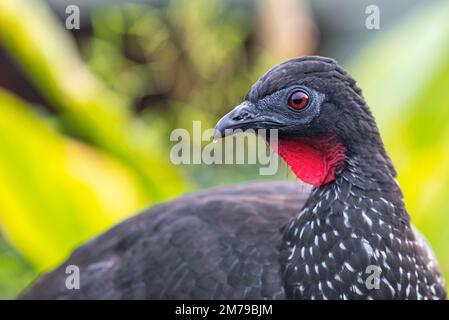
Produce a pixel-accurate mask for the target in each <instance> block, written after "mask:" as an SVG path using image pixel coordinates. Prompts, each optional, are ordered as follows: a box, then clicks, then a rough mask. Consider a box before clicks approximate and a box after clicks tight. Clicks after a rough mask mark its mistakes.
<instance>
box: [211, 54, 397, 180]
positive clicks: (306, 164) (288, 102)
mask: <svg viewBox="0 0 449 320" xmlns="http://www.w3.org/2000/svg"><path fill="white" fill-rule="evenodd" d="M227 129H242V130H247V129H256V130H257V129H277V130H278V138H279V141H278V146H277V151H278V153H279V154H280V155H281V156H282V157H283V158H284V160H285V161H286V162H287V163H288V164H289V166H290V167H291V169H292V170H293V171H294V173H295V174H296V175H297V176H298V177H299V178H300V179H301V180H303V181H304V182H307V183H310V184H313V185H315V186H320V185H323V184H326V183H329V182H331V181H333V180H334V179H335V176H336V175H337V174H338V173H339V172H340V171H341V170H342V169H343V168H344V166H345V163H346V162H347V160H348V159H349V157H350V156H351V155H355V156H357V157H358V158H359V159H360V158H361V161H363V158H370V157H371V158H374V159H378V161H379V162H380V163H383V165H384V166H385V167H386V168H387V169H388V170H389V171H391V174H392V175H395V173H394V169H393V167H392V165H391V163H390V160H389V159H388V156H387V155H386V153H385V150H384V147H383V144H382V141H381V139H380V136H379V133H378V129H377V126H376V124H375V121H374V118H373V116H372V114H371V112H370V111H369V109H368V107H367V105H366V104H365V101H364V99H363V97H362V95H361V90H360V89H359V88H358V87H357V86H356V84H355V81H354V80H353V79H352V78H351V76H349V75H348V73H347V72H346V71H345V70H344V69H343V68H342V67H340V66H339V65H338V64H337V62H336V61H335V60H333V59H329V58H324V57H319V56H310V57H307V56H306V57H300V58H296V59H292V60H289V61H286V62H284V63H281V64H279V65H277V66H275V67H273V68H272V69H270V70H269V71H268V72H267V73H266V74H264V75H263V76H262V77H261V78H260V79H259V80H258V81H257V82H256V83H255V84H254V85H253V86H252V87H251V89H250V91H249V92H248V94H247V95H246V97H245V100H244V101H243V102H242V103H241V104H240V105H238V106H237V107H236V108H234V109H233V110H232V111H231V112H229V113H228V114H227V115H225V116H224V117H223V118H222V119H221V120H220V121H219V122H218V123H217V126H216V135H217V136H223V135H226V134H229V131H230V130H227Z"/></svg>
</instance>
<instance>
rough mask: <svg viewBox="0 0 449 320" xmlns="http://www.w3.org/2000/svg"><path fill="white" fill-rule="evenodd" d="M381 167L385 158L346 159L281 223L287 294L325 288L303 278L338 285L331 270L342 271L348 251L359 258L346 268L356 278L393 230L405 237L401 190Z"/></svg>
mask: <svg viewBox="0 0 449 320" xmlns="http://www.w3.org/2000/svg"><path fill="white" fill-rule="evenodd" d="M387 160H388V159H387ZM385 166H387V167H388V166H389V161H381V159H376V157H369V158H366V159H364V158H363V157H359V156H356V155H354V156H353V157H347V158H346V159H345V166H344V168H343V169H341V171H340V172H338V174H336V177H335V179H334V180H333V181H332V182H330V183H327V184H324V185H321V186H319V187H316V188H314V189H313V191H312V193H311V195H310V197H309V198H308V200H307V201H306V203H305V205H304V207H303V208H302V210H301V211H300V213H299V214H298V215H297V216H296V217H295V218H294V219H292V220H291V221H290V222H289V223H288V224H286V225H285V227H284V228H283V230H282V232H283V243H282V249H281V264H282V265H283V268H284V277H285V283H286V288H287V292H289V295H290V296H291V297H293V298H311V297H316V298H319V297H318V296H319V295H320V294H323V292H324V291H323V290H319V289H318V288H315V287H314V286H313V285H312V286H308V285H307V283H308V282H310V283H315V284H316V283H319V282H320V281H328V283H327V285H330V286H331V287H332V286H334V287H336V286H338V285H341V283H340V281H341V280H338V281H337V280H334V279H333V277H334V276H335V275H332V274H331V273H332V272H336V275H341V274H345V270H344V268H345V267H344V265H345V262H347V261H346V260H345V259H349V258H350V257H351V256H352V255H353V254H356V255H357V256H358V258H357V259H359V258H360V259H359V260H357V259H356V261H357V262H355V263H354V262H351V263H352V265H349V266H347V267H346V268H349V269H351V270H354V273H356V274H358V276H359V277H361V276H362V275H363V274H364V271H365V268H366V266H368V265H370V264H371V263H372V261H373V259H375V258H376V255H381V253H382V252H381V251H382V246H384V245H385V246H389V244H388V241H390V240H391V239H390V238H391V237H392V236H393V234H394V237H399V238H406V237H407V234H408V233H407V232H408V231H409V230H410V223H409V217H408V215H407V212H406V210H405V208H404V204H403V200H402V193H401V190H400V188H399V186H398V185H397V183H396V181H395V177H394V172H392V171H390V170H388V169H387V168H386V167H385ZM393 230H394V232H393ZM382 241H383V242H382ZM330 270H333V271H332V272H331V271H330ZM346 271H347V270H346ZM351 272H352V271H351ZM351 276H354V275H353V274H352V273H351ZM297 277H299V278H301V281H300V283H299V282H297V280H298V279H297ZM359 280H360V279H358V278H354V279H353V281H359ZM334 281H336V282H334ZM351 281H352V280H351ZM323 283H324V282H323ZM323 283H322V285H324V284H323ZM310 288H312V289H310ZM314 288H315V289H316V290H315V289H314ZM304 290H305V291H304ZM360 290H364V288H363V287H361V288H360ZM331 291H332V290H330V291H329V292H331ZM350 292H352V291H350ZM316 295H318V296H316ZM321 298H322V297H321ZM327 298H329V296H327ZM331 298H344V297H340V296H338V297H337V296H334V297H332V296H331Z"/></svg>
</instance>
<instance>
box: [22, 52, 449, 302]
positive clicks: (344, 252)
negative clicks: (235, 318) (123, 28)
mask: <svg viewBox="0 0 449 320" xmlns="http://www.w3.org/2000/svg"><path fill="white" fill-rule="evenodd" d="M292 97H294V99H293V98H292ZM216 129H217V133H218V135H222V134H226V132H227V131H229V130H230V129H243V130H245V129H277V130H278V134H279V145H278V147H279V148H278V151H279V154H280V155H281V157H283V158H284V160H285V161H286V162H287V164H288V165H289V166H290V167H291V168H292V170H293V172H294V173H295V174H296V175H297V176H298V177H299V178H300V179H302V180H303V181H306V182H308V183H310V184H312V185H313V186H314V188H312V190H311V192H310V194H307V193H305V192H301V191H300V189H299V188H298V186H295V185H292V184H286V183H279V184H273V183H266V184H254V185H242V186H231V187H226V188H219V189H213V190H209V191H204V192H201V193H198V194H196V195H191V196H187V197H185V198H180V199H178V200H175V201H173V202H169V203H167V204H164V205H160V206H156V207H154V208H152V209H151V210H149V211H148V212H146V213H144V214H142V215H139V216H136V217H134V218H132V219H130V220H128V221H126V222H124V223H122V224H120V225H118V226H117V227H115V228H113V229H112V230H110V231H109V232H107V233H105V234H104V235H101V236H100V237H98V238H97V239H95V240H93V241H92V242H90V243H88V244H87V245H85V246H83V247H81V248H79V249H78V250H77V251H76V252H75V253H74V254H73V256H72V257H71V258H70V259H69V260H68V261H67V262H66V263H64V264H63V265H62V266H61V267H60V268H58V269H56V270H55V271H53V272H51V273H49V274H48V275H45V276H44V277H42V278H41V279H40V280H38V282H37V283H36V285H35V286H33V287H32V288H31V289H30V290H29V291H28V292H27V293H25V294H24V296H23V297H24V298H90V299H97V298H101V299H105V298H119V299H120V298H150V299H156V298H171V299H178V298H185V299H214V298H215V299H217V298H218V299H249V298H258V299H261V298H265V299H444V298H445V297H446V293H445V288H444V281H443V279H442V277H441V274H440V272H439V270H438V265H437V263H436V260H435V258H434V257H433V254H432V252H431V250H430V248H429V247H428V245H427V244H426V243H425V241H424V240H423V238H422V236H421V235H419V233H417V232H416V231H415V230H414V229H413V227H412V225H411V223H410V217H409V215H408V213H407V211H406V208H405V205H404V201H403V196H402V192H401V189H400V187H399V185H398V184H397V182H396V180H395V178H396V171H395V169H394V166H393V164H392V162H391V160H390V158H389V157H388V155H387V153H386V151H385V148H384V145H383V143H382V140H381V137H380V135H379V131H378V129H377V126H376V123H375V121H374V118H373V116H372V114H371V112H370V111H369V108H368V106H367V105H366V103H365V101H364V99H363V97H362V95H361V90H360V89H359V88H358V87H357V86H356V85H355V81H354V80H353V79H352V78H351V77H350V76H349V75H348V74H347V73H346V72H345V71H344V70H343V69H342V68H341V67H340V66H339V65H338V64H337V63H336V62H335V61H334V60H332V59H329V58H323V57H301V58H297V59H292V60H290V61H287V62H285V63H282V64H280V65H278V66H276V67H274V68H272V69H271V70H269V71H268V72H267V73H266V74H265V75H264V76H262V78H261V79H260V80H259V81H257V82H256V83H255V84H254V85H253V87H252V88H251V90H250V91H249V93H248V94H247V96H246V98H245V101H244V102H243V103H242V104H241V105H239V106H238V107H236V108H235V109H234V110H233V111H231V112H230V113H228V114H227V115H226V116H225V117H223V118H222V119H221V120H220V121H219V122H218V124H217V127H216ZM68 264H75V265H78V266H79V267H80V271H81V289H80V290H77V291H76V290H74V291H70V290H67V289H66V288H65V277H66V275H65V273H64V270H65V266H66V265H68ZM372 267H374V268H377V269H378V270H379V274H378V276H377V278H376V280H377V284H376V285H375V286H374V287H372V286H370V285H368V284H367V281H369V279H368V278H369V276H370V273H369V272H368V270H369V268H372Z"/></svg>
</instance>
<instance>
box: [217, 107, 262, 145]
mask: <svg viewBox="0 0 449 320" xmlns="http://www.w3.org/2000/svg"><path fill="white" fill-rule="evenodd" d="M255 111H256V108H255V106H254V105H252V104H250V103H249V102H246V101H245V102H242V103H241V104H239V105H238V106H237V107H235V108H234V109H233V110H232V111H230V112H229V113H228V114H226V115H225V116H224V117H223V118H221V119H220V120H219V121H218V123H217V125H216V126H215V131H214V139H219V138H222V137H225V136H228V135H232V134H233V131H234V130H235V129H241V130H245V129H249V128H250V127H251V125H253V124H254V123H256V122H259V121H258V120H257V119H256V118H257V114H255Z"/></svg>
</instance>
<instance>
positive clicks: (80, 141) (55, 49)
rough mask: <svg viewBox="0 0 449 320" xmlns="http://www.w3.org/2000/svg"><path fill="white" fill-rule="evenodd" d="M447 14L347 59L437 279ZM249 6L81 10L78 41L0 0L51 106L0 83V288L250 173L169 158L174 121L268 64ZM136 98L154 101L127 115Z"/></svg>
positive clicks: (400, 27) (17, 52)
mask: <svg viewBox="0 0 449 320" xmlns="http://www.w3.org/2000/svg"><path fill="white" fill-rule="evenodd" d="M447 12H449V4H448V3H447V2H437V3H435V4H433V5H430V6H427V7H426V8H424V9H422V10H417V11H416V12H413V13H412V14H411V15H410V16H408V17H406V18H405V19H403V20H401V21H399V22H398V23H397V24H396V25H395V26H393V27H391V28H390V29H389V30H388V31H384V32H382V33H380V35H379V37H378V38H377V39H375V40H374V41H373V42H371V43H369V44H368V45H367V46H365V47H364V48H362V49H361V50H360V52H358V53H357V54H356V55H355V56H354V58H352V59H351V60H350V61H346V62H344V63H343V64H344V65H345V66H346V67H348V68H349V69H350V72H351V73H352V74H353V75H354V77H355V78H356V80H358V82H359V85H360V86H361V87H362V88H363V91H364V94H365V97H366V99H367V101H368V104H369V105H370V106H371V108H372V109H373V112H374V114H375V116H376V118H377V120H378V124H379V126H380V129H381V133H382V135H383V138H384V141H385V143H386V146H387V149H388V151H389V153H390V155H391V156H392V158H393V160H394V162H395V164H396V167H397V168H398V172H399V182H400V184H401V186H402V187H403V190H404V193H405V198H406V203H407V206H408V209H409V212H410V213H411V215H412V218H413V222H414V224H415V225H416V226H417V227H418V228H420V229H421V230H422V231H423V232H424V234H425V235H426V236H427V238H428V239H429V241H430V242H431V244H432V246H433V247H434V249H435V251H436V254H437V256H438V258H439V261H440V263H441V267H442V269H443V272H444V273H445V275H446V278H447V277H449V252H448V249H447V248H448V245H447V243H448V241H449V212H448V211H449V210H448V209H447V208H448V207H449V197H448V195H449V192H448V191H449V167H448V165H447V164H448V163H449V142H448V141H449V126H447V124H446V122H447V119H448V115H449V114H448V112H449V109H448V104H449V37H448V35H449V19H447ZM200 13H201V14H200ZM249 14H250V11H249V10H247V8H244V7H240V6H230V3H229V2H228V1H206V0H194V1H170V2H168V4H167V5H166V6H164V7H152V6H144V5H137V4H133V5H130V4H127V5H109V6H107V7H106V8H103V9H102V10H97V11H94V12H93V17H92V21H93V36H92V37H91V38H89V40H87V41H86V40H84V42H82V43H80V44H78V46H76V45H75V43H74V41H73V39H72V37H71V36H70V35H69V34H68V33H67V31H65V30H64V28H63V26H62V25H61V24H60V23H59V22H58V21H57V19H56V18H55V17H54V16H53V14H52V13H51V12H50V11H49V9H48V8H47V7H46V6H45V5H44V4H43V2H41V1H25V0H16V1H8V0H0V44H1V45H2V46H3V47H4V48H5V49H6V50H7V52H8V54H9V56H10V57H11V58H12V59H14V61H15V63H17V65H18V66H19V67H20V68H21V70H23V72H24V74H25V75H26V77H27V78H28V79H30V81H32V83H33V85H34V86H35V87H36V88H37V89H38V90H39V92H40V93H41V94H42V95H43V96H44V97H45V99H46V100H47V101H48V103H49V105H51V107H52V108H53V109H54V112H48V111H46V110H45V109H43V108H41V107H39V106H33V105H30V104H29V103H28V102H26V101H24V100H23V99H22V98H20V97H18V96H16V95H14V94H12V93H11V92H9V91H7V90H5V89H2V88H0V228H1V232H0V235H1V238H0V298H11V297H14V296H15V295H16V294H17V293H18V292H19V291H20V290H22V289H23V288H24V287H25V286H26V285H27V284H28V283H29V282H30V281H31V280H32V279H33V278H34V277H35V276H36V275H37V273H38V272H42V271H45V270H48V269H50V268H52V267H54V266H55V265H57V264H58V263H60V262H61V261H62V260H63V259H64V258H65V257H66V256H67V255H68V254H69V253H70V252H71V251H72V250H73V248H75V247H76V246H77V245H79V244H80V243H82V242H84V241H86V240H88V239H89V238H91V237H92V236H95V235H97V234H99V233H100V232H102V231H104V230H105V229H106V228H108V227H110V226H111V225H113V224H114V223H117V222H118V221H120V220H122V219H124V218H126V217H127V216H129V215H132V214H135V213H136V212H137V211H139V210H141V209H143V208H145V207H147V206H148V205H151V204H152V203H156V202H160V201H163V200H167V199H170V198H172V197H174V196H177V195H180V194H182V193H183V192H185V191H191V190H194V189H197V188H199V187H206V186H209V185H212V184H222V183H231V182H238V181H243V180H248V179H254V178H259V177H258V176H257V170H255V168H254V167H251V166H241V167H236V168H224V167H209V166H207V167H201V166H200V167H193V168H180V167H174V166H173V165H171V163H170V161H169V148H170V144H169V142H170V141H169V139H168V136H169V133H170V131H171V130H172V129H173V128H176V127H184V128H191V125H192V120H198V119H200V120H202V121H203V128H207V127H212V126H213V124H214V122H215V121H216V119H217V117H218V115H219V114H221V113H223V112H224V111H225V110H227V109H229V107H230V106H232V105H234V104H236V103H237V102H238V101H239V100H240V98H241V97H242V96H243V95H244V94H245V91H246V90H247V88H248V87H249V85H250V84H251V83H252V82H253V81H254V80H255V79H256V78H257V77H258V76H259V75H260V74H262V73H263V72H264V71H265V70H266V69H267V68H268V67H269V66H271V65H273V64H275V63H277V62H279V61H278V60H279V59H278V58H276V57H275V56H273V55H270V53H269V52H268V51H267V50H263V49H261V48H259V49H258V50H255V51H254V52H250V53H248V50H247V43H246V40H247V38H248V35H249V34H250V33H251V31H252V28H253V26H252V25H251V23H250V20H249V19H248V15H249ZM205 30H207V32H205ZM141 96H151V97H154V96H156V97H159V98H160V99H156V100H153V101H152V102H151V103H146V105H145V106H144V107H145V108H143V111H140V112H139V113H138V114H136V112H135V110H133V108H132V105H133V103H134V102H135V101H136V99H137V98H138V97H141ZM148 105H150V107H149V106H148ZM229 170H232V171H233V174H230V173H229ZM275 178H279V176H278V177H275ZM281 178H282V176H281Z"/></svg>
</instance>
